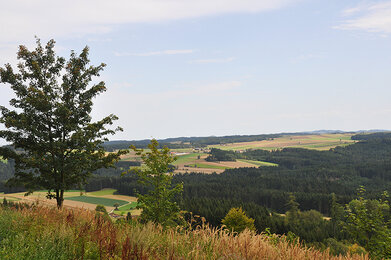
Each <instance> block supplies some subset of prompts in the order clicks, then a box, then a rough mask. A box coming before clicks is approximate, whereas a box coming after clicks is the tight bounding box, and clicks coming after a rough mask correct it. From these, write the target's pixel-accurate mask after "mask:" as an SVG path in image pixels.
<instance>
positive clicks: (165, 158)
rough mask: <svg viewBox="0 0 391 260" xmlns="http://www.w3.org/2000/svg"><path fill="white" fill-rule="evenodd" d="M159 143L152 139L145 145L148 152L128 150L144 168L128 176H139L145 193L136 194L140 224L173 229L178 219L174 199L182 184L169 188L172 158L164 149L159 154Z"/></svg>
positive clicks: (177, 210) (179, 192) (133, 171)
mask: <svg viewBox="0 0 391 260" xmlns="http://www.w3.org/2000/svg"><path fill="white" fill-rule="evenodd" d="M158 147H159V143H158V142H157V141H156V140H155V139H153V140H152V141H151V143H150V144H149V145H148V148H149V149H150V151H149V152H144V150H143V149H137V148H136V147H134V146H131V149H132V150H134V151H135V152H136V154H137V155H139V156H141V159H142V161H143V162H144V164H145V167H144V168H136V169H132V170H131V171H130V172H132V173H134V174H136V175H137V176H138V181H139V183H140V184H141V185H142V186H143V187H144V188H147V189H148V192H147V193H146V194H137V202H138V206H137V207H138V208H141V209H142V210H143V211H142V213H141V220H142V221H152V222H154V223H159V224H161V225H163V226H168V225H173V224H175V221H176V220H177V219H178V217H179V206H178V205H177V203H176V202H175V197H176V196H177V195H179V194H181V193H182V190H183V185H182V184H181V183H179V184H177V185H176V186H174V187H172V185H171V182H172V172H170V169H171V167H170V164H171V163H172V162H174V160H175V158H174V157H172V156H171V154H170V150H169V149H168V148H167V147H164V148H163V149H161V150H159V149H158Z"/></svg>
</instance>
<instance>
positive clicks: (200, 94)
mask: <svg viewBox="0 0 391 260" xmlns="http://www.w3.org/2000/svg"><path fill="white" fill-rule="evenodd" d="M0 2H1V9H0V35H1V37H0V66H1V67H3V66H4V64H5V63H10V64H11V65H13V66H15V65H16V64H17V59H16V52H17V48H18V45H25V46H27V47H28V48H29V49H34V48H35V39H34V36H37V37H39V38H40V39H41V41H42V42H43V43H46V42H47V41H48V40H50V39H55V41H56V52H57V54H58V55H59V56H63V57H66V58H68V57H69V54H70V52H71V50H74V51H75V52H76V53H80V51H81V50H82V48H83V47H84V46H86V45H87V46H89V47H90V59H91V63H92V64H94V65H98V64H100V63H101V62H104V63H106V64H107V67H106V68H105V70H104V71H103V72H102V73H101V76H100V77H99V78H98V79H96V80H104V81H105V82H106V86H107V91H106V92H105V93H103V94H101V95H100V96H99V97H97V98H96V99H95V100H94V110H93V112H92V115H93V119H94V120H99V119H100V118H102V117H104V116H106V115H109V114H115V115H117V116H118V117H119V120H118V121H117V125H119V126H121V127H122V128H123V129H124V131H123V132H121V133H118V134H116V135H115V136H112V137H110V139H111V140H119V139H122V140H123V139H126V140H138V139H146V138H152V137H153V138H158V139H160V138H168V137H179V136H211V135H215V136H221V135H244V134H267V133H281V132H299V131H311V130H319V129H339V130H345V131H354V130H362V129H391V118H390V115H391V102H390V98H391V73H390V72H391V1H369V0H368V1H364V0H363V1H356V0H350V1H340V0H327V1H324V0H197V1H194V0H139V1H136V0H117V1H115V0H113V1H103V0H93V1H92V0H83V1H76V0H68V1H62V0H61V1H51V0H35V1H28V0H20V1H5V0H0ZM12 96H13V94H12V91H11V90H10V88H9V86H7V85H4V84H3V85H0V104H1V105H4V106H8V101H9V100H10V98H11V97H12ZM0 142H2V141H1V140H0Z"/></svg>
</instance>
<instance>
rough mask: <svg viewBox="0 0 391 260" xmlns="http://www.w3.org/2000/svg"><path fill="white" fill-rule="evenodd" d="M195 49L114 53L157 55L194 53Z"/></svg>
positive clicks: (117, 53) (122, 53)
mask: <svg viewBox="0 0 391 260" xmlns="http://www.w3.org/2000/svg"><path fill="white" fill-rule="evenodd" d="M193 52H194V50H164V51H152V52H142V53H129V52H114V55H115V56H117V57H123V56H140V57H147V56H157V55H175V54H189V53H193Z"/></svg>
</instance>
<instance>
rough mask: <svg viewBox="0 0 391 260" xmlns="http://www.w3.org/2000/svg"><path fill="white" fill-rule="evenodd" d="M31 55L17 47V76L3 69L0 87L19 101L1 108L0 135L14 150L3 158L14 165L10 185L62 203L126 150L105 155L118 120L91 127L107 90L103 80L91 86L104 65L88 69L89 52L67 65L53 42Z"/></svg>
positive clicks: (9, 68)
mask: <svg viewBox="0 0 391 260" xmlns="http://www.w3.org/2000/svg"><path fill="white" fill-rule="evenodd" d="M36 43H37V47H36V48H35V49H34V50H32V51H30V50H28V49H27V48H26V47H25V46H19V51H18V53H17V57H18V59H19V61H20V63H19V64H18V66H17V67H18V72H15V71H14V69H13V68H12V66H11V65H10V64H6V65H5V67H4V68H0V83H6V84H7V85H10V86H11V88H12V90H13V91H14V93H15V97H14V98H12V99H11V100H10V106H11V107H13V108H12V109H10V108H6V107H4V106H0V112H1V117H0V123H3V124H4V126H5V128H6V130H2V131H0V138H4V139H5V140H7V141H8V142H10V143H11V144H12V145H13V148H14V149H10V148H5V147H3V148H1V149H0V155H1V156H2V157H3V158H6V159H12V160H14V161H15V176H14V177H13V178H12V179H10V180H9V181H8V183H9V184H11V185H12V184H14V185H23V186H24V187H25V188H26V189H27V190H28V192H29V193H31V192H33V191H34V190H37V189H46V190H48V194H47V197H48V198H55V199H56V200H57V206H58V208H61V207H62V205H63V201H64V191H65V190H67V189H71V188H73V187H75V186H81V185H83V184H84V183H85V182H86V180H87V178H88V176H89V175H90V174H91V173H92V172H93V171H95V170H97V169H99V168H102V167H109V166H112V165H113V163H114V162H115V161H117V160H118V159H119V156H120V155H121V154H122V153H124V152H123V151H120V152H116V153H111V154H106V153H105V150H104V149H103V147H102V146H101V144H102V143H103V142H104V141H105V140H107V138H106V136H107V135H110V134H114V133H115V132H116V131H119V130H121V129H120V128H117V129H115V130H112V129H110V128H108V126H110V125H112V124H113V122H114V121H115V120H117V117H116V116H115V115H109V116H107V117H105V118H103V119H101V120H99V121H97V122H92V119H91V115H90V114H91V110H92V106H93V98H94V97H96V96H97V95H99V94H100V93H103V92H105V91H106V87H105V83H104V82H103V81H101V82H99V83H96V84H91V81H92V80H93V77H96V76H99V73H100V71H102V70H103V68H104V67H105V64H103V63H102V64H100V65H98V66H92V65H89V62H90V61H89V59H88V52H89V49H88V47H85V48H84V49H83V50H82V52H81V53H80V55H76V53H75V52H73V51H72V52H71V55H70V58H69V60H68V61H67V60H66V59H65V58H63V57H58V56H56V54H55V51H54V46H55V41H54V40H50V41H49V42H48V43H47V44H46V46H42V45H41V43H40V40H39V39H37V41H36Z"/></svg>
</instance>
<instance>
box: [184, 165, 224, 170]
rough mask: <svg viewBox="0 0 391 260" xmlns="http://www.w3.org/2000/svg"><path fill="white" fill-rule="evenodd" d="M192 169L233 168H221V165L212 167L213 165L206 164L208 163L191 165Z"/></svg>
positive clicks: (222, 167)
mask: <svg viewBox="0 0 391 260" xmlns="http://www.w3.org/2000/svg"><path fill="white" fill-rule="evenodd" d="M189 166H190V167H195V168H206V169H222V170H225V169H231V167H226V166H219V165H211V164H206V163H196V164H194V163H193V164H189Z"/></svg>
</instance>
